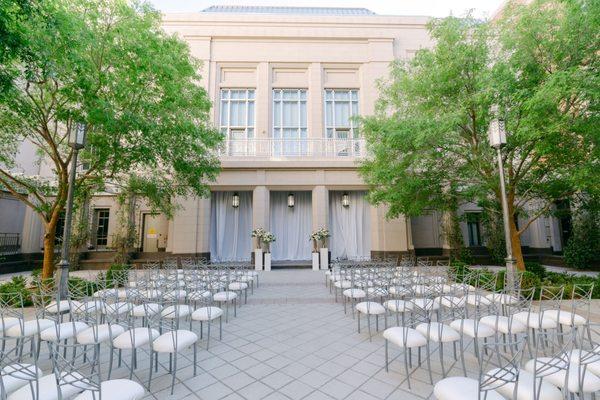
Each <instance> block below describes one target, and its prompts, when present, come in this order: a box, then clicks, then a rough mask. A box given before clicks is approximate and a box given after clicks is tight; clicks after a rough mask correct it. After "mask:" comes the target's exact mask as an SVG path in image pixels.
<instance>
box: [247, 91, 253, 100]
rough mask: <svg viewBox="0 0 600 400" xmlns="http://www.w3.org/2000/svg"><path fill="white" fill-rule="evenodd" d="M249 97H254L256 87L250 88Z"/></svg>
mask: <svg viewBox="0 0 600 400" xmlns="http://www.w3.org/2000/svg"><path fill="white" fill-rule="evenodd" d="M248 98H249V99H253V98H254V89H250V90H248Z"/></svg>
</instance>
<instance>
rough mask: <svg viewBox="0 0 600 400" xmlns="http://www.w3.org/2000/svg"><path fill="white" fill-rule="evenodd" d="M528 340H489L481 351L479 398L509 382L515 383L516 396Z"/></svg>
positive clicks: (483, 397) (479, 356)
mask: <svg viewBox="0 0 600 400" xmlns="http://www.w3.org/2000/svg"><path fill="white" fill-rule="evenodd" d="M525 343H526V340H525V338H524V337H521V338H519V339H517V340H513V339H509V340H508V341H506V342H504V341H503V342H498V341H493V340H492V341H487V342H485V343H484V344H483V348H482V349H481V351H480V352H479V355H478V359H479V398H481V399H485V396H486V394H487V392H489V391H490V390H496V389H498V388H500V387H502V386H505V385H507V384H514V391H513V393H514V398H516V394H517V391H518V385H519V373H520V368H521V365H522V363H523V355H524V351H523V350H524V347H525Z"/></svg>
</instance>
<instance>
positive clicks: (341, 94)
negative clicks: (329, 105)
mask: <svg viewBox="0 0 600 400" xmlns="http://www.w3.org/2000/svg"><path fill="white" fill-rule="evenodd" d="M335 100H336V101H337V100H350V94H349V93H348V91H347V90H338V91H336V92H335Z"/></svg>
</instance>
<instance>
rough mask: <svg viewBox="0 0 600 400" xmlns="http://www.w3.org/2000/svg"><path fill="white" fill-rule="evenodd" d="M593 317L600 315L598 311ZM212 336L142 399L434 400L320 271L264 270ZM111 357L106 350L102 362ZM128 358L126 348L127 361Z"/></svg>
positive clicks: (157, 377) (144, 363)
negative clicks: (360, 325) (361, 324)
mask: <svg viewBox="0 0 600 400" xmlns="http://www.w3.org/2000/svg"><path fill="white" fill-rule="evenodd" d="M599 304H600V303H599ZM593 309H594V310H595V311H594V312H595V313H598V312H599V311H598V310H599V309H600V307H593ZM594 319H596V320H600V315H595V317H594ZM365 324H366V321H365ZM381 327H383V323H382V324H381ZM373 328H374V325H373ZM213 332H216V330H213ZM213 335H214V336H213V337H212V338H211V346H210V349H209V350H206V348H205V344H206V342H204V341H203V342H202V343H200V344H199V347H198V374H197V376H195V377H194V376H193V368H192V360H193V359H192V352H191V350H186V351H184V352H183V353H181V356H180V359H179V361H178V366H179V368H178V372H177V378H176V386H175V394H174V395H173V396H170V394H169V392H170V384H171V375H170V374H169V373H168V365H169V362H168V357H166V356H163V357H160V358H159V363H160V366H159V370H158V372H155V373H153V379H152V386H151V390H150V391H149V392H148V393H147V396H146V397H145V399H160V400H165V399H179V398H182V399H190V400H195V399H202V400H218V399H246V400H250V399H288V400H289V399H305V400H309V399H362V400H368V399H379V400H384V399H385V400H389V399H403V400H404V399H429V398H432V386H431V384H430V383H429V376H428V373H427V371H426V369H425V368H420V369H417V370H415V371H414V372H412V373H411V388H410V389H409V388H408V384H407V382H406V375H405V373H404V368H403V363H402V361H401V359H398V358H397V357H398V356H399V355H401V352H400V351H399V350H398V349H395V348H393V347H390V357H391V358H390V359H391V363H390V369H389V372H386V371H385V369H384V340H383V338H382V337H381V333H375V332H374V334H373V337H372V340H369V335H368V332H367V330H366V327H365V329H364V330H363V333H362V334H358V333H357V332H356V320H353V319H352V317H351V315H350V313H348V315H345V314H344V312H343V306H342V304H341V303H335V302H334V296H333V295H332V294H330V293H329V290H328V289H327V288H326V287H325V285H324V276H323V273H322V272H313V271H310V270H279V271H271V272H268V273H262V274H261V277H260V287H259V288H258V289H255V292H254V294H253V295H252V296H249V298H248V304H244V305H243V306H242V307H240V308H239V309H238V316H237V318H231V319H230V321H229V323H227V324H225V323H224V325H223V340H222V341H219V340H218V338H217V336H218V335H216V334H213ZM448 347H449V348H450V349H447V350H448V352H447V354H448V355H447V356H445V359H446V368H447V370H449V375H461V368H460V366H459V363H456V362H455V361H454V360H453V358H452V352H451V346H448ZM465 354H466V358H467V368H468V369H469V370H470V371H472V373H473V374H475V373H476V371H477V369H476V367H475V358H474V356H473V351H472V349H470V348H468V349H467V350H466V351H465ZM42 357H44V356H42ZM46 358H47V357H46ZM106 359H107V355H106V354H103V361H105V360H106ZM128 360H129V355H128V354H127V353H124V365H127V362H128ZM115 366H116V364H115ZM148 366H149V362H148V355H147V353H144V352H140V353H139V355H138V369H136V370H135V373H134V379H136V380H138V381H140V382H142V383H143V384H144V385H146V384H147V381H148ZM102 368H103V370H104V368H106V364H104V365H103V366H102ZM432 369H433V378H434V380H437V379H441V370H440V366H439V361H438V356H437V353H436V354H434V355H433V356H432ZM127 375H128V369H127V368H126V367H121V368H115V369H114V370H113V376H112V377H113V378H122V377H127Z"/></svg>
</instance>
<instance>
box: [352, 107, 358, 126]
mask: <svg viewBox="0 0 600 400" xmlns="http://www.w3.org/2000/svg"><path fill="white" fill-rule="evenodd" d="M356 115H358V103H356V102H353V103H352V116H356ZM354 124H355V125H356V123H354Z"/></svg>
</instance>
